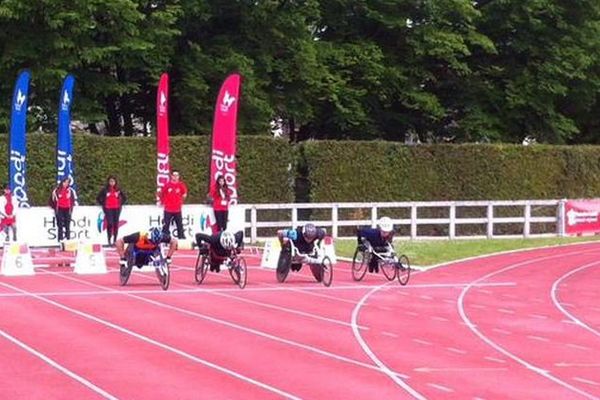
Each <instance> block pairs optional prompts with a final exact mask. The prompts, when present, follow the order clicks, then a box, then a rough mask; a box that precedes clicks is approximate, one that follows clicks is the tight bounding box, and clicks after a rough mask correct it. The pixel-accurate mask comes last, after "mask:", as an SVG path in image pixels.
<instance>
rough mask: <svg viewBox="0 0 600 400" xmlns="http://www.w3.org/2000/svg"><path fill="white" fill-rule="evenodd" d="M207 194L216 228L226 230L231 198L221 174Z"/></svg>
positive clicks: (221, 230) (220, 230)
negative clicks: (213, 213)
mask: <svg viewBox="0 0 600 400" xmlns="http://www.w3.org/2000/svg"><path fill="white" fill-rule="evenodd" d="M208 196H209V201H210V202H211V203H212V206H213V210H214V212H215V219H216V224H217V229H218V231H219V232H223V231H225V230H227V219H228V217H229V200H230V199H231V190H230V189H229V187H228V186H227V183H226V182H225V177H224V176H223V175H220V176H219V177H218V178H217V182H216V184H215V186H214V187H213V189H212V191H211V192H210V194H209V195H208Z"/></svg>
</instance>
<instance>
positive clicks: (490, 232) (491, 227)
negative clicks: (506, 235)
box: [487, 202, 494, 239]
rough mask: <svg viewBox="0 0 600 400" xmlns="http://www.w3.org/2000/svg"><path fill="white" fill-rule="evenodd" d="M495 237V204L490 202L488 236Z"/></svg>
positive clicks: (488, 207) (488, 208)
mask: <svg viewBox="0 0 600 400" xmlns="http://www.w3.org/2000/svg"><path fill="white" fill-rule="evenodd" d="M493 237H494V205H493V204H492V202H489V203H488V205H487V238H488V239H492V238H493Z"/></svg>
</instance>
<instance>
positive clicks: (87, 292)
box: [0, 282, 516, 298]
mask: <svg viewBox="0 0 600 400" xmlns="http://www.w3.org/2000/svg"><path fill="white" fill-rule="evenodd" d="M468 285H469V284H467V283H448V284H431V285H429V284H423V285H412V286H398V289H402V290H405V289H410V288H421V289H422V288H454V287H457V288H458V287H465V286H468ZM490 286H504V287H506V286H516V283H514V282H496V283H482V284H478V285H471V287H490ZM373 287H375V286H373V285H352V286H330V287H323V286H314V287H307V286H290V285H285V286H281V287H262V288H248V287H247V288H245V289H244V290H243V292H241V291H240V289H239V288H213V289H211V288H197V289H169V290H166V291H165V290H162V289H156V290H154V289H148V290H117V291H106V290H84V291H72V292H60V291H56V292H35V293H34V292H32V293H31V294H25V293H0V298H2V297H30V296H33V295H35V296H48V297H60V296H105V295H110V296H114V295H123V294H136V295H143V294H161V295H169V294H185V293H211V292H217V293H218V292H235V293H245V292H249V291H250V292H276V291H286V290H293V289H302V290H306V291H331V290H364V289H369V288H373ZM390 289H394V287H390Z"/></svg>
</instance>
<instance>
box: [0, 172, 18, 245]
mask: <svg viewBox="0 0 600 400" xmlns="http://www.w3.org/2000/svg"><path fill="white" fill-rule="evenodd" d="M16 209H17V205H16V203H15V200H14V198H13V197H12V193H11V192H10V185H9V184H8V183H7V184H6V185H4V195H3V196H0V227H2V230H3V231H4V234H5V235H6V237H5V239H4V240H5V241H7V242H8V241H10V235H9V230H12V237H13V242H16V241H17V225H16V222H17V221H16V217H15V211H16Z"/></svg>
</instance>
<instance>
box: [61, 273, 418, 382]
mask: <svg viewBox="0 0 600 400" xmlns="http://www.w3.org/2000/svg"><path fill="white" fill-rule="evenodd" d="M50 273H51V272H50ZM61 278H63V279H68V280H71V281H74V282H79V283H82V284H84V285H88V286H93V287H99V288H104V290H106V291H109V290H114V289H111V288H108V287H104V286H101V285H96V284H94V283H91V282H87V281H85V280H81V279H77V278H72V277H61ZM125 296H127V297H131V298H133V299H136V300H139V301H142V302H145V303H149V304H152V305H154V306H157V307H160V308H166V309H168V310H172V311H176V312H179V313H181V314H184V315H188V316H191V317H194V318H197V319H203V320H206V321H210V322H213V323H215V324H218V325H224V326H227V327H228V328H233V329H236V330H239V331H243V332H246V333H250V334H253V335H256V336H260V337H263V338H266V339H270V340H273V341H276V342H279V343H283V344H286V345H290V346H293V347H298V348H301V349H303V350H307V351H310V352H313V353H317V354H320V355H322V356H325V357H329V358H332V359H335V360H338V361H342V362H346V363H348V364H353V365H357V366H360V367H363V368H367V369H370V370H373V371H377V372H381V370H380V368H379V367H377V366H375V365H372V364H367V363H363V362H362V361H358V360H355V359H352V358H348V357H345V356H341V355H338V354H336V353H331V352H329V351H326V350H321V349H320V348H318V347H313V346H310V345H307V344H303V343H299V342H295V341H293V340H290V339H286V338H283V337H280V336H276V335H272V334H270V333H267V332H264V331H260V330H258V329H253V328H249V327H246V326H243V325H239V324H236V323H233V322H230V321H225V320H222V319H219V318H215V317H210V316H208V315H205V314H201V313H198V312H195V311H191V310H188V309H185V308H181V307H177V306H173V305H170V304H166V303H164V302H160V301H155V300H152V299H147V298H145V297H141V296H137V295H133V294H126V295H125ZM353 329H354V327H353ZM367 329H368V328H367ZM392 372H393V373H394V374H396V375H397V376H398V377H399V378H402V379H407V378H408V376H406V375H403V374H400V373H398V372H395V371H392Z"/></svg>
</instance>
